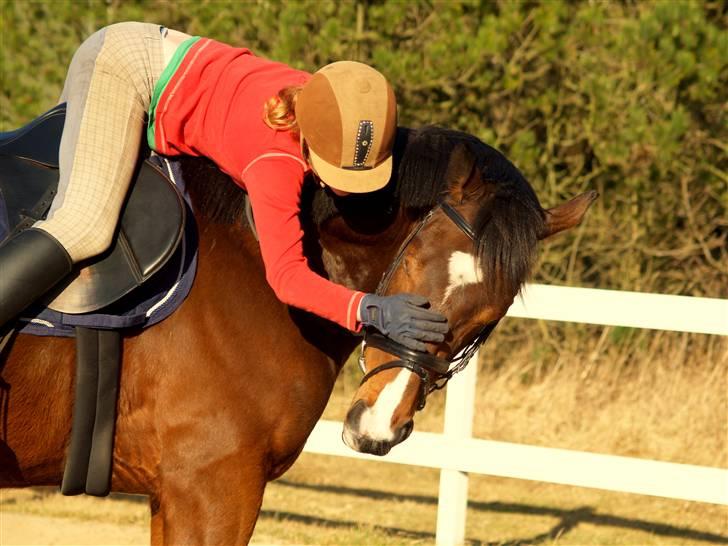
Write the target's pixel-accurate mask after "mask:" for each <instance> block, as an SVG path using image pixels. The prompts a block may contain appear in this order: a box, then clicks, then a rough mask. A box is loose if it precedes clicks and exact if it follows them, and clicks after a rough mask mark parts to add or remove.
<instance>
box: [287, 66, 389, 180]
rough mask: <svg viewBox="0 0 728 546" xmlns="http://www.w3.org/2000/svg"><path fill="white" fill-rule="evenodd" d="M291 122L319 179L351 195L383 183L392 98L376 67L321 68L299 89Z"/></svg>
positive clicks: (386, 174) (385, 175)
mask: <svg viewBox="0 0 728 546" xmlns="http://www.w3.org/2000/svg"><path fill="white" fill-rule="evenodd" d="M296 120H297V121H298V126H299V128H300V130H301V136H302V137H303V139H305V141H306V144H307V145H308V150H309V154H310V157H309V161H310V163H311V166H312V167H313V169H314V171H316V174H317V175H318V176H319V177H320V178H321V180H323V181H324V183H326V184H327V185H329V186H331V187H332V188H335V189H338V190H343V191H347V192H351V193H365V192H370V191H374V190H378V189H380V188H383V187H384V186H386V185H387V182H388V181H389V178H390V176H391V174H392V146H393V145H394V136H395V133H396V129H397V101H396V99H395V97H394V91H392V88H391V87H390V85H389V83H387V80H386V78H385V77H384V76H383V75H382V74H380V73H379V72H378V71H376V70H375V69H373V68H372V67H371V66H368V65H365V64H362V63H357V62H354V61H339V62H336V63H332V64H329V65H326V66H324V67H323V68H321V69H320V70H319V71H318V72H316V73H315V74H314V75H313V76H312V77H311V79H310V80H309V81H308V83H306V85H305V86H304V87H303V89H302V90H301V92H300V93H299V95H298V98H297V99H296Z"/></svg>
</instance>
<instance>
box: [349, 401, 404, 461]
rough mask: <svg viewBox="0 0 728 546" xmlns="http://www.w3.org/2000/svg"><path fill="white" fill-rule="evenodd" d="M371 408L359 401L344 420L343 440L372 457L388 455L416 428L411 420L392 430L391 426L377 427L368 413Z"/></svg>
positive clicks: (352, 447)
mask: <svg viewBox="0 0 728 546" xmlns="http://www.w3.org/2000/svg"><path fill="white" fill-rule="evenodd" d="M370 411H371V408H369V406H367V405H366V402H364V400H358V401H357V402H356V403H355V404H354V405H353V406H352V407H351V409H349V413H347V415H346V419H345V420H344V431H343V433H342V439H343V440H344V443H345V444H346V445H347V446H349V447H350V448H351V449H353V450H354V451H358V452H360V453H368V454H370V455H379V456H381V455H386V454H387V453H389V450H390V449H392V448H393V447H394V446H396V445H397V444H399V443H401V442H404V441H405V440H406V439H407V438H408V437H409V435H410V434H412V429H413V428H414V423H413V421H412V420H411V419H410V420H409V421H406V422H405V423H404V424H402V425H400V426H398V427H396V428H395V429H394V430H392V428H391V427H389V426H381V425H380V426H377V424H376V423H372V422H371V421H372V419H371V416H370V415H369V413H368V412H370Z"/></svg>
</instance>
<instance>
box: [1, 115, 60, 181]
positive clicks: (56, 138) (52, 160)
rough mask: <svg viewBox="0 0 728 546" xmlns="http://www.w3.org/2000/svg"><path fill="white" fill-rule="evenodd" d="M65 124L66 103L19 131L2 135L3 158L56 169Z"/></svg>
mask: <svg viewBox="0 0 728 546" xmlns="http://www.w3.org/2000/svg"><path fill="white" fill-rule="evenodd" d="M65 121H66V103H65V102H64V103H61V104H59V105H57V106H54V107H53V108H51V109H50V110H48V111H47V112H46V113H45V114H41V115H40V116H38V117H37V118H35V119H34V120H33V121H31V122H30V123H28V124H27V125H25V126H23V127H21V128H20V129H16V130H15V131H8V132H3V133H0V155H5V156H15V157H20V158H23V159H30V160H32V161H35V162H37V163H41V164H43V165H45V166H46V167H52V168H55V169H57V168H58V150H59V148H60V145H61V134H62V133H63V124H64V123H65Z"/></svg>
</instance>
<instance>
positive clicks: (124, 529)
mask: <svg viewBox="0 0 728 546" xmlns="http://www.w3.org/2000/svg"><path fill="white" fill-rule="evenodd" d="M0 544H2V545H3V546H21V545H24V546H27V545H33V546H40V545H43V546H60V545H64V546H65V545H68V546H87V545H88V546H92V545H93V546H96V545H104V546H111V545H114V546H116V545H119V546H121V545H124V546H127V545H132V544H133V545H145V546H146V545H147V544H149V530H148V529H147V527H146V526H145V525H132V524H113V523H100V522H97V521H85V522H83V524H79V521H78V520H75V519H70V518H54V517H47V516H37V515H34V514H13V513H7V512H3V513H0Z"/></svg>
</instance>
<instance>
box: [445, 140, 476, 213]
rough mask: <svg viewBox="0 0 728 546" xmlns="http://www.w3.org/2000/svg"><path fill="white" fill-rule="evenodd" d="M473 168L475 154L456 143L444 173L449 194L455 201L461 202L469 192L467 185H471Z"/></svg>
mask: <svg viewBox="0 0 728 546" xmlns="http://www.w3.org/2000/svg"><path fill="white" fill-rule="evenodd" d="M474 168H475V156H474V155H473V154H472V153H471V152H470V150H468V148H467V146H465V145H464V144H459V145H457V146H456V147H455V149H454V150H453V151H452V153H451V154H450V161H449V162H448V164H447V172H446V173H445V180H447V185H448V188H449V194H450V196H451V197H452V198H453V200H454V201H455V202H456V203H462V202H463V201H464V200H465V197H466V196H467V195H468V194H469V193H470V192H469V191H468V186H470V185H472V184H471V182H472V181H471V178H472V174H473V169H474Z"/></svg>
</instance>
